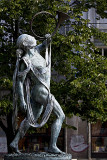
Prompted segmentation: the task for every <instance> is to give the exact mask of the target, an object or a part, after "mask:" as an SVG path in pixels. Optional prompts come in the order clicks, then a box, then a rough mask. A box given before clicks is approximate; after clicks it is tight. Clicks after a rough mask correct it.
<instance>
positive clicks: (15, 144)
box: [10, 102, 43, 153]
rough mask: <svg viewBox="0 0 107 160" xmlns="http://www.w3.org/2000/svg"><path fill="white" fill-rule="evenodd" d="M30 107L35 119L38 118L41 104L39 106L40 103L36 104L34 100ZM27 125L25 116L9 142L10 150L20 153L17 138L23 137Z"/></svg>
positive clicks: (41, 108)
mask: <svg viewBox="0 0 107 160" xmlns="http://www.w3.org/2000/svg"><path fill="white" fill-rule="evenodd" d="M32 109H33V112H34V116H35V120H37V119H38V118H39V116H40V114H41V113H42V110H43V106H41V105H40V104H37V103H36V102H35V103H32ZM29 127H30V125H29V122H28V120H27V118H25V119H24V120H23V121H22V122H21V124H20V127H19V130H18V133H17V134H16V136H15V138H14V140H13V141H12V143H11V144H10V147H11V148H12V150H13V151H14V152H15V153H20V151H19V149H18V143H19V140H20V139H21V138H23V137H24V135H25V134H26V132H27V130H28V129H29Z"/></svg>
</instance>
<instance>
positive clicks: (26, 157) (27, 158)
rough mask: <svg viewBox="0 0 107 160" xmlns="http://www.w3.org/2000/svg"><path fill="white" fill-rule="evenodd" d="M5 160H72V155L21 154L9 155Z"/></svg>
mask: <svg viewBox="0 0 107 160" xmlns="http://www.w3.org/2000/svg"><path fill="white" fill-rule="evenodd" d="M4 160H72V155H71V154H52V153H46V152H41V153H21V154H7V155H6V156H5V157H4Z"/></svg>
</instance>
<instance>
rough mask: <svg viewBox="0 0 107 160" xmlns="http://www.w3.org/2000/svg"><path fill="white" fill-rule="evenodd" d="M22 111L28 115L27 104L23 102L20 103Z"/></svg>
mask: <svg viewBox="0 0 107 160" xmlns="http://www.w3.org/2000/svg"><path fill="white" fill-rule="evenodd" d="M20 109H21V111H22V112H24V113H26V111H27V104H26V102H25V101H23V102H21V103H20Z"/></svg>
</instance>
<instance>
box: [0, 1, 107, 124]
mask: <svg viewBox="0 0 107 160" xmlns="http://www.w3.org/2000/svg"><path fill="white" fill-rule="evenodd" d="M7 6H8V7H7ZM92 7H93V8H95V9H96V12H97V13H98V14H99V16H101V17H102V18H104V17H107V13H106V10H107V4H106V0H103V1H99V0H96V1H93V0H87V1H86V0H80V1H74V3H70V0H67V1H64V0H60V1H57V0H47V1H45V0H38V1H37V0H26V3H25V1H24V0H15V1H14V0H10V1H8V0H1V1H0V19H1V21H0V35H1V36H0V67H1V70H0V77H1V79H0V84H1V86H2V88H6V89H7V90H8V89H10V90H11V91H12V75H13V71H14V68H15V62H16V53H15V50H16V45H15V44H16V39H17V37H18V36H19V35H20V34H22V33H28V34H31V35H33V34H32V32H31V29H30V21H31V19H32V17H33V15H35V13H37V12H40V11H42V10H45V11H48V12H49V13H51V14H53V15H54V16H55V15H56V11H57V10H60V11H63V12H65V13H68V14H69V16H70V19H71V21H70V20H67V21H66V23H64V24H63V25H61V27H62V28H63V26H64V25H66V26H68V24H69V28H70V30H69V31H68V32H66V34H60V32H57V33H56V35H55V36H54V37H53V41H52V68H54V69H53V70H55V71H56V72H57V74H56V77H55V76H53V77H52V79H54V81H53V80H52V85H51V86H52V87H51V91H52V93H53V94H54V95H55V97H56V99H57V100H58V101H59V103H60V104H61V106H62V108H63V109H64V112H65V113H66V115H68V116H71V115H72V114H76V115H79V116H80V117H81V118H82V119H87V120H89V121H96V120H97V119H100V120H102V121H104V120H107V117H106V113H107V107H106V104H107V89H106V87H105V80H106V77H107V71H106V70H107V59H106V58H105V57H102V56H99V55H98V54H96V52H97V53H98V52H99V50H98V49H97V48H96V47H95V46H94V44H93V43H92V42H91V38H92V36H94V37H95V38H97V39H100V40H102V41H104V43H105V44H107V33H103V32H100V31H99V30H98V29H96V28H93V26H91V27H88V25H87V24H88V23H89V20H85V19H83V18H82V12H83V11H84V12H87V11H88V9H90V8H92ZM37 21H38V22H34V25H36V24H39V23H40V22H41V19H38V20H37ZM46 22H47V21H46V19H45V20H43V21H42V25H40V27H39V30H43V26H46ZM51 22H52V23H53V20H52V21H51ZM53 26H54V25H53ZM47 29H48V27H47ZM47 32H50V26H49V29H48V30H47ZM58 75H61V76H62V79H61V81H59V80H58V81H57V78H58ZM4 77H6V78H4ZM55 79H56V81H55ZM59 95H60V96H59ZM9 96H10V95H9ZM11 99H12V98H10V102H8V101H7V100H5V98H4V97H3V99H2V100H1V101H0V106H2V109H1V110H0V112H1V111H2V110H3V109H4V111H3V114H4V113H6V112H5V110H9V106H10V105H11V104H12V102H11ZM78 100H82V101H83V103H78V102H79V101H78ZM6 108H7V109H6ZM10 108H11V107H10ZM1 114H2V112H1V113H0V115H1Z"/></svg>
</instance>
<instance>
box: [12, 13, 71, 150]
mask: <svg viewBox="0 0 107 160" xmlns="http://www.w3.org/2000/svg"><path fill="white" fill-rule="evenodd" d="M57 13H58V23H57V24H56V28H55V31H54V32H53V33H52V36H53V35H54V34H55V33H56V31H57V29H58V28H59V26H60V24H61V23H62V22H63V21H64V20H66V19H68V18H69V16H68V15H67V14H65V13H62V12H60V11H58V12H57ZM39 14H49V15H50V16H51V17H52V18H54V17H53V16H52V15H51V14H50V13H48V12H46V11H42V12H39V13H37V14H36V15H34V17H33V19H32V22H31V30H32V23H33V20H34V18H35V16H37V15H39ZM54 19H55V18H54ZM32 32H33V30H32ZM33 34H34V35H35V36H36V37H37V38H39V39H42V40H43V39H45V40H44V41H43V43H42V44H40V45H36V39H35V38H34V37H32V36H30V35H28V34H22V35H21V36H19V37H18V39H17V47H18V49H17V51H16V53H17V62H16V69H15V72H14V76H13V96H14V97H13V100H14V101H13V106H14V116H13V124H14V126H15V127H16V122H15V120H16V117H17V97H19V100H20V109H21V111H22V112H24V113H25V119H24V120H23V121H22V122H21V124H20V127H19V130H18V133H17V134H16V136H15V138H14V140H13V141H12V143H11V144H10V146H11V148H12V149H13V151H14V152H16V153H20V151H19V149H18V142H19V140H20V139H21V138H22V137H23V136H24V135H25V133H26V132H27V130H28V129H29V127H30V126H32V127H42V126H43V125H44V124H45V123H46V122H47V120H48V118H49V117H50V114H51V112H53V113H54V114H55V115H56V120H55V121H54V122H53V124H52V127H51V140H50V146H49V148H48V152H50V153H63V152H62V151H61V150H60V149H59V148H58V147H57V145H56V143H57V138H58V135H59V133H60V130H61V126H62V123H63V120H64V118H65V115H64V113H63V111H62V109H61V106H60V105H59V103H58V102H57V100H56V99H55V97H54V96H53V95H52V94H51V93H50V79H51V37H52V36H51V35H50V34H46V35H45V38H44V37H39V36H37V35H36V34H35V33H34V32H33ZM44 49H46V53H45V58H43V57H42V56H41V55H40V53H41V51H42V50H44ZM48 50H49V51H48ZM30 81H32V82H33V87H32V89H31V91H30ZM24 86H25V87H24ZM25 88H26V92H24V89H25ZM17 93H18V95H17ZM25 95H26V96H25ZM25 97H26V98H25ZM43 108H45V112H44V114H43V117H42V120H41V123H40V124H38V123H37V120H38V118H39V117H40V115H41V113H42V112H43Z"/></svg>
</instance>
